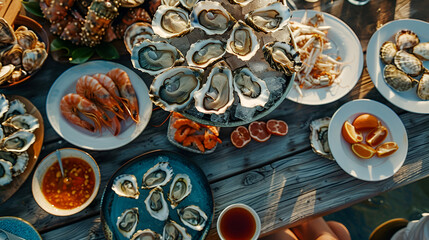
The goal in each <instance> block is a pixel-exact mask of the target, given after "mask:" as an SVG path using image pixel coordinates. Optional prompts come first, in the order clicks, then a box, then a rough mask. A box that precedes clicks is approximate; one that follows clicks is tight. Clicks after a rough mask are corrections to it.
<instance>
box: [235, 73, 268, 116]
mask: <svg viewBox="0 0 429 240" xmlns="http://www.w3.org/2000/svg"><path fill="white" fill-rule="evenodd" d="M234 90H235V92H236V93H237V94H238V97H239V98H240V104H241V106H243V107H247V108H253V107H256V106H261V107H263V106H265V104H266V103H267V102H268V99H269V98H270V91H269V90H268V87H267V84H266V83H265V81H264V80H262V79H260V78H258V77H257V76H256V75H255V74H253V73H252V71H250V69H249V68H240V69H237V70H235V71H234Z"/></svg>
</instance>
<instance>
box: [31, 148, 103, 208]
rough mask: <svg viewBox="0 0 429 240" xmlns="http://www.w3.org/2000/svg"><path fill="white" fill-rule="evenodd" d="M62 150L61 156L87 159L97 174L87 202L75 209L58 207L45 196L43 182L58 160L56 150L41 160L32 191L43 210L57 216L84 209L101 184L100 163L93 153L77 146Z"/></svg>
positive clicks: (34, 177) (35, 173)
mask: <svg viewBox="0 0 429 240" xmlns="http://www.w3.org/2000/svg"><path fill="white" fill-rule="evenodd" d="M60 152H61V158H66V157H76V158H80V159H82V160H84V161H86V162H87V163H88V164H89V165H90V166H91V167H92V170H93V171H94V174H95V185H94V191H93V192H92V195H91V196H90V197H89V199H88V200H87V201H86V202H85V203H83V204H82V205H80V206H79V207H77V208H73V209H60V208H56V207H55V206H53V205H52V204H50V203H49V202H48V200H46V198H45V196H44V195H43V193H42V182H43V177H44V176H45V173H46V171H47V170H48V168H49V167H50V166H52V164H54V163H55V162H57V156H56V154H55V152H52V153H50V154H49V155H48V156H46V157H45V158H44V159H43V160H42V162H40V164H39V165H38V166H37V168H36V171H35V172H34V176H33V183H32V192H33V197H34V199H35V200H36V202H37V204H39V206H40V207H41V208H43V210H45V211H46V212H48V213H50V214H52V215H56V216H68V215H72V214H75V213H78V212H80V211H82V210H83V209H85V208H86V207H87V206H88V205H89V204H90V203H91V202H92V201H93V200H94V198H95V197H96V196H97V193H98V188H99V186H100V169H99V168H98V165H97V163H96V162H95V160H94V158H92V156H91V155H89V154H88V153H86V152H84V151H81V150H78V149H75V148H62V149H60Z"/></svg>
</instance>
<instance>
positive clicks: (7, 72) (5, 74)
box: [0, 64, 15, 84]
mask: <svg viewBox="0 0 429 240" xmlns="http://www.w3.org/2000/svg"><path fill="white" fill-rule="evenodd" d="M14 69H15V66H14V65H12V64H8V65H5V66H1V64H0V84H3V83H5V82H8V81H9V80H10V79H11V77H12V73H13V70H14Z"/></svg>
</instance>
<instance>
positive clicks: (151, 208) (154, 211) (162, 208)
mask: <svg viewBox="0 0 429 240" xmlns="http://www.w3.org/2000/svg"><path fill="white" fill-rule="evenodd" d="M144 203H145V204H146V210H147V211H148V212H149V214H150V215H151V216H152V217H153V218H155V219H158V220H160V221H165V220H167V218H168V214H169V212H170V211H169V210H168V205H167V201H165V199H164V193H163V191H162V188H160V187H156V188H154V189H152V190H151V191H150V192H149V195H148V196H147V198H146V200H145V201H144Z"/></svg>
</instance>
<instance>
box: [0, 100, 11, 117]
mask: <svg viewBox="0 0 429 240" xmlns="http://www.w3.org/2000/svg"><path fill="white" fill-rule="evenodd" d="M7 111H9V100H7V98H6V96H5V95H4V94H0V120H1V119H2V117H3V115H4V114H5V113H7Z"/></svg>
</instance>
